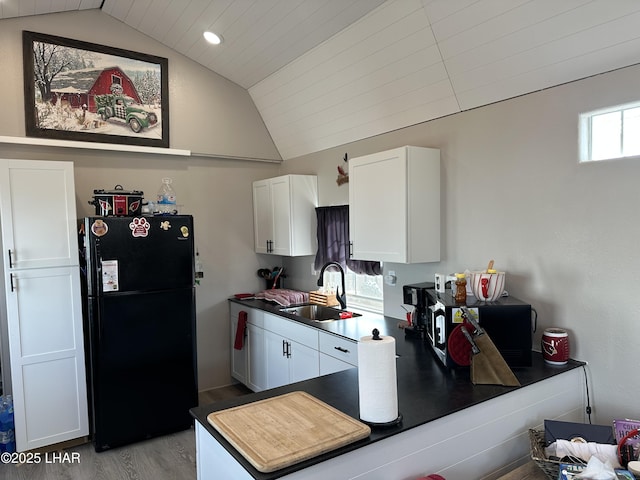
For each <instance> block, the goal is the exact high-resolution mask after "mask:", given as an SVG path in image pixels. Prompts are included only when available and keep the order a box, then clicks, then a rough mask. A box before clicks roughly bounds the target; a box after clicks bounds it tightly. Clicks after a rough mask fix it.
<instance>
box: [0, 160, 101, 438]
mask: <svg viewBox="0 0 640 480" xmlns="http://www.w3.org/2000/svg"><path fill="white" fill-rule="evenodd" d="M0 219H1V223H2V251H3V263H4V265H3V268H4V281H5V297H6V312H7V315H6V318H7V325H6V327H7V333H8V340H9V341H8V344H9V356H10V363H11V370H10V371H11V384H12V393H13V398H14V415H15V433H16V444H17V449H18V451H25V450H31V449H34V448H38V447H43V446H46V445H51V444H54V443H59V442H63V441H67V440H71V439H74V438H79V437H82V436H86V435H88V434H89V419H88V410H87V392H86V376H85V355H84V342H83V326H82V307H81V296H80V271H79V265H78V244H77V236H76V228H77V227H76V222H77V220H76V210H75V191H74V180H73V164H72V163H70V162H48V161H29V160H4V159H2V160H0Z"/></svg>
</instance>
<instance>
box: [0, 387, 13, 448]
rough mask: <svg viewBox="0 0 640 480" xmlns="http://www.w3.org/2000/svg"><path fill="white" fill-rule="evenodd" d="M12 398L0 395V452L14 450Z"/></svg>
mask: <svg viewBox="0 0 640 480" xmlns="http://www.w3.org/2000/svg"><path fill="white" fill-rule="evenodd" d="M14 428H15V424H14V417H13V399H12V398H11V395H2V396H0V453H2V452H9V453H13V452H15V451H16V438H15V432H14Z"/></svg>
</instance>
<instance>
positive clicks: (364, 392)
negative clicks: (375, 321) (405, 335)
mask: <svg viewBox="0 0 640 480" xmlns="http://www.w3.org/2000/svg"><path fill="white" fill-rule="evenodd" d="M373 333H374V334H373V335H371V336H366V337H362V338H361V339H360V342H359V343H358V391H359V394H360V420H362V421H363V422H369V423H374V424H375V423H389V422H394V421H396V420H397V419H398V384H397V380H396V340H395V338H393V337H391V336H387V337H380V336H378V331H377V330H374V332H373ZM375 337H377V338H379V340H375V339H374V338H375Z"/></svg>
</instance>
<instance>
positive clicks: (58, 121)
mask: <svg viewBox="0 0 640 480" xmlns="http://www.w3.org/2000/svg"><path fill="white" fill-rule="evenodd" d="M22 45H23V46H22V49H23V51H22V54H23V59H24V94H25V102H24V105H25V128H26V134H27V136H31V137H41V138H51V139H58V140H75V141H85V142H103V143H118V144H129V145H144V146H151V147H164V148H168V147H169V80H168V62H167V59H166V58H162V57H156V56H153V55H147V54H144V53H138V52H132V51H129V50H123V49H119V48H114V47H107V46H103V45H97V44H93V43H88V42H82V41H79V40H72V39H69V38H62V37H57V36H53V35H46V34H42V33H35V32H27V31H23V32H22Z"/></svg>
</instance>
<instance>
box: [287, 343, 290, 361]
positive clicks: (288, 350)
mask: <svg viewBox="0 0 640 480" xmlns="http://www.w3.org/2000/svg"><path fill="white" fill-rule="evenodd" d="M287 358H291V344H290V343H289V342H287Z"/></svg>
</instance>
